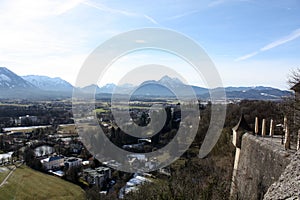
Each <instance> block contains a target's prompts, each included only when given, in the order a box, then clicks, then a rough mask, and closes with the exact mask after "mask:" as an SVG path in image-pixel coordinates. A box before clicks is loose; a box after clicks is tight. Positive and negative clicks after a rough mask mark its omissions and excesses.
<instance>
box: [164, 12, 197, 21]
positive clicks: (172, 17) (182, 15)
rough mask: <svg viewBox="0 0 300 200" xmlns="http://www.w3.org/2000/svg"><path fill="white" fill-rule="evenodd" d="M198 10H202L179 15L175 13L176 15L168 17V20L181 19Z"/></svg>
mask: <svg viewBox="0 0 300 200" xmlns="http://www.w3.org/2000/svg"><path fill="white" fill-rule="evenodd" d="M197 12H200V11H199V10H192V11H188V12H185V13H182V14H179V15H174V16H171V17H168V18H166V20H167V21H168V20H175V19H180V18H182V17H186V16H189V15H192V14H195V13H197Z"/></svg>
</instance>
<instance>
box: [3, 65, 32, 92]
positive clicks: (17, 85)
mask: <svg viewBox="0 0 300 200" xmlns="http://www.w3.org/2000/svg"><path fill="white" fill-rule="evenodd" d="M0 88H1V89H27V88H35V87H34V85H32V84H31V83H29V82H27V81H26V80H24V79H22V78H21V77H20V76H18V75H17V74H15V73H14V72H12V71H10V70H9V69H7V68H6V67H0Z"/></svg>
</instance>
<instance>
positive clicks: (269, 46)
mask: <svg viewBox="0 0 300 200" xmlns="http://www.w3.org/2000/svg"><path fill="white" fill-rule="evenodd" d="M298 37H300V28H299V29H296V30H294V31H293V32H291V33H290V34H289V35H287V36H284V37H282V38H280V39H278V40H276V41H274V42H271V43H270V44H267V45H266V46H264V47H262V48H260V49H259V50H258V51H255V52H253V53H250V54H247V55H244V56H241V57H239V58H237V59H235V61H241V60H247V59H249V58H251V57H253V56H255V55H257V54H258V53H260V52H264V51H268V50H270V49H273V48H275V47H278V46H280V45H283V44H285V43H287V42H290V41H293V40H295V39H297V38H298Z"/></svg>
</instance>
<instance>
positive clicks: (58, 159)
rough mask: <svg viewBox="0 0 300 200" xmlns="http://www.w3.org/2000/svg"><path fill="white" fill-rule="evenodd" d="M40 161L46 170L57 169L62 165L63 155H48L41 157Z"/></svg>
mask: <svg viewBox="0 0 300 200" xmlns="http://www.w3.org/2000/svg"><path fill="white" fill-rule="evenodd" d="M41 163H42V165H43V167H44V169H46V170H52V169H57V168H60V167H62V166H64V157H63V156H50V157H48V158H45V159H42V160H41Z"/></svg>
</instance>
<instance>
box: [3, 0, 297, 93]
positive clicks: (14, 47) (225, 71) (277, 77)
mask: <svg viewBox="0 0 300 200" xmlns="http://www.w3.org/2000/svg"><path fill="white" fill-rule="evenodd" d="M0 27H1V31H0V66H3V67H7V68H8V69H10V70H12V71H13V72H15V73H17V74H18V75H32V74H33V75H46V76H50V77H61V78H63V79H65V80H67V81H68V82H70V83H71V84H75V83H76V80H77V77H78V73H79V71H80V69H81V67H82V65H83V64H84V62H85V60H86V59H87V57H88V56H89V55H90V54H91V52H93V50H94V49H95V48H97V47H98V46H100V45H101V44H103V43H104V42H105V41H107V40H109V39H110V38H112V37H113V36H116V35H118V34H121V33H124V32H127V31H131V30H135V29H140V28H146V27H156V28H165V29H169V30H173V31H176V32H178V33H181V34H184V35H185V36H187V37H189V38H191V39H192V40H193V41H195V42H196V43H197V44H198V45H199V46H201V47H202V48H203V49H204V50H205V52H206V54H207V55H208V56H209V57H210V58H211V60H212V61H213V63H214V65H215V67H216V69H217V70H218V72H219V74H220V77H221V79H222V82H223V85H224V86H259V85H263V86H272V87H277V88H280V89H288V88H289V87H288V84H287V79H288V75H289V74H290V72H291V70H293V69H296V68H297V67H300V1H299V0H285V1H282V0H273V1H269V0H257V1H255V0H212V1H208V0H162V1H143V0H139V1H136V0H132V1H122V0H111V1H108V0H105V1H98V0H40V1H33V0H14V1H10V0H2V1H0ZM147 64H161V65H167V66H169V67H171V68H173V69H174V70H176V71H178V73H179V74H180V75H182V76H183V77H185V79H186V80H188V82H189V83H190V84H193V85H199V86H205V85H203V84H205V81H203V80H201V78H199V77H198V76H195V73H194V72H193V70H190V68H192V67H191V66H190V65H189V64H187V63H185V62H184V61H182V60H180V58H179V57H176V56H174V55H171V54H168V53H165V52H157V51H156V52H153V51H149V50H141V51H138V52H133V53H131V54H129V55H125V56H123V57H121V58H119V60H117V61H116V62H114V63H113V64H112V65H111V66H110V67H109V68H108V70H107V71H106V73H105V74H104V75H103V76H102V77H99V80H98V83H99V85H104V84H106V83H110V82H114V83H117V82H118V81H119V80H120V79H122V76H125V75H126V73H127V72H128V71H130V70H132V69H133V68H134V67H138V66H142V65H147ZM137 71H139V72H141V71H142V70H137ZM148 74H149V73H148ZM135 77H136V78H132V79H131V81H132V83H133V84H138V83H139V82H141V81H143V80H144V79H147V77H148V76H145V75H143V74H140V75H138V76H135Z"/></svg>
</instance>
